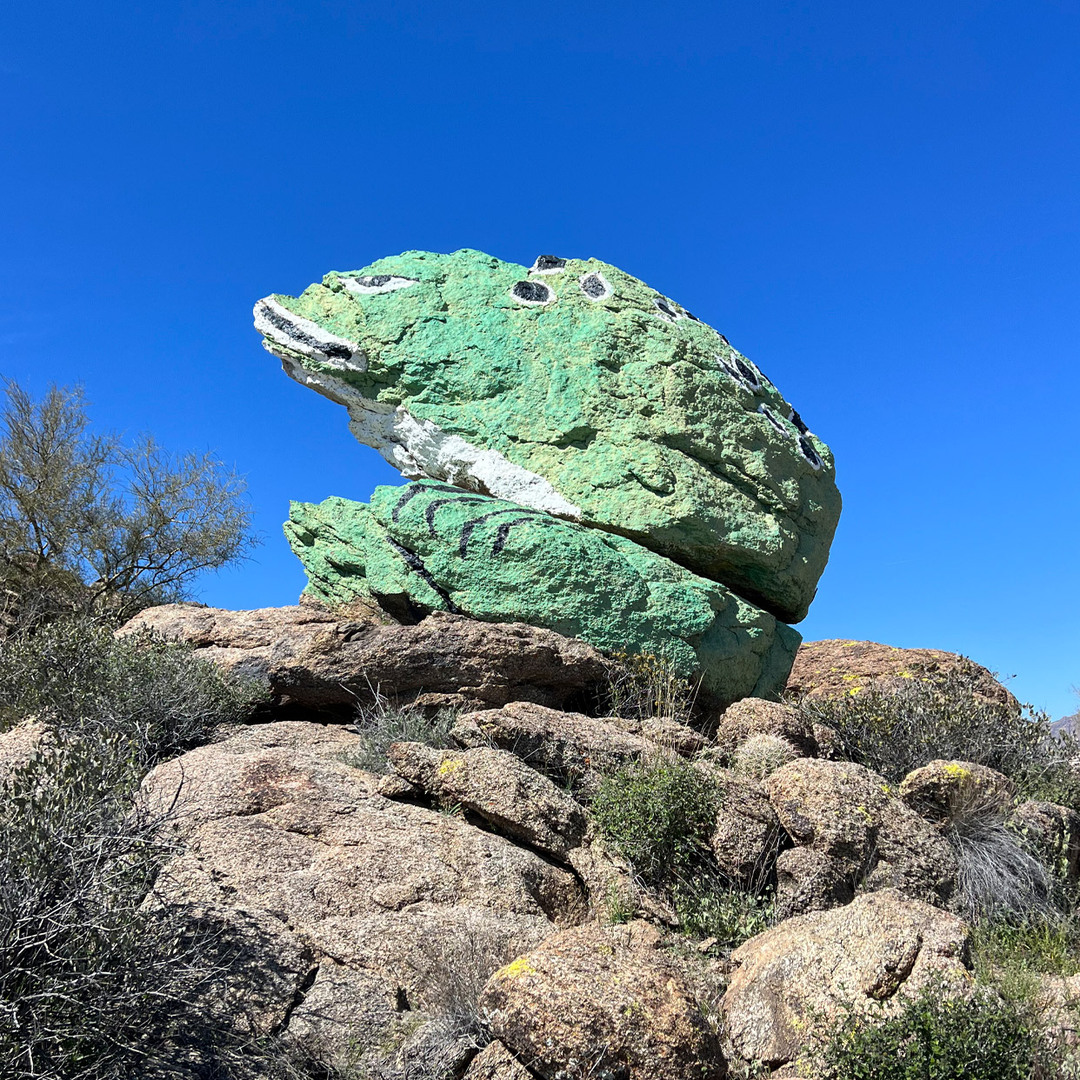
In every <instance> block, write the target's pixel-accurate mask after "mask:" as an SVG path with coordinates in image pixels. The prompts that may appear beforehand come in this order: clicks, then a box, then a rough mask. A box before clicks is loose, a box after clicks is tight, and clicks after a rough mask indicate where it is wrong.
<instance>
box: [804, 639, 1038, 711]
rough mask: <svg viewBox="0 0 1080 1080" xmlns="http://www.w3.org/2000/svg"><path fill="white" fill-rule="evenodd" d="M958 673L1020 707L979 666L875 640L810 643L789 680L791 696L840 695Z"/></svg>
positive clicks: (977, 690) (982, 693)
mask: <svg viewBox="0 0 1080 1080" xmlns="http://www.w3.org/2000/svg"><path fill="white" fill-rule="evenodd" d="M953 676H959V677H961V678H963V679H964V680H965V681H966V682H968V683H969V684H970V686H971V691H972V694H973V695H975V696H977V697H979V698H981V699H982V700H984V701H987V702H991V703H994V704H997V705H1002V706H1005V707H1006V708H1008V709H1010V710H1011V711H1013V712H1019V711H1020V705H1019V702H1017V700H1016V698H1015V697H1013V695H1012V694H1011V693H1009V691H1008V690H1006V689H1005V687H1004V686H1002V685H1001V683H999V682H998V681H997V679H995V678H994V676H993V675H992V674H991V673H990V672H989V671H988V670H987V669H986V668H984V667H983V666H982V665H981V664H976V663H975V662H974V661H973V660H969V659H968V658H967V657H965V656H960V655H958V654H957V653H950V652H943V651H942V650H940V649H899V648H896V647H895V646H893V645H880V644H878V643H877V642H876V641H848V640H844V639H837V640H830V641H806V642H803V644H802V645H801V646H800V647H799V651H798V652H797V653H796V655H795V663H794V664H793V665H792V668H791V674H790V676H789V677H788V681H787V694H788V696H789V697H807V698H811V699H813V698H836V697H845V696H848V695H850V694H851V693H853V692H854V693H858V692H859V691H860V690H862V689H869V688H871V687H873V688H875V689H877V690H886V691H887V690H893V689H897V688H902V687H904V686H906V685H907V684H909V683H910V682H911V681H912V680H913V679H918V680H922V681H924V682H937V681H939V680H941V679H943V678H947V677H953Z"/></svg>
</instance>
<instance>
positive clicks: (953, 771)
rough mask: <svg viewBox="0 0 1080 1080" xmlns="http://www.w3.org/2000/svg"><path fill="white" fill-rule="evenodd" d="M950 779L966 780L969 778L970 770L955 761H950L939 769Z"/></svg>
mask: <svg viewBox="0 0 1080 1080" xmlns="http://www.w3.org/2000/svg"><path fill="white" fill-rule="evenodd" d="M941 771H942V772H943V773H944V774H945V775H946V776H947V777H949V779H950V780H968V779H970V778H971V770H970V769H965V768H964V766H963V765H961V764H960V763H959V762H956V761H950V762H949V763H948V765H945V766H944V767H943V768H942V770H941Z"/></svg>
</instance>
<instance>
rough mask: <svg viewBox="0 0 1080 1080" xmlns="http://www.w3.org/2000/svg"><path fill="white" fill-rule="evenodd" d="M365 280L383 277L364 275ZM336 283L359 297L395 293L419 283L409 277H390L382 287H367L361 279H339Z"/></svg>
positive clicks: (380, 275)
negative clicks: (338, 282) (339, 283)
mask: <svg viewBox="0 0 1080 1080" xmlns="http://www.w3.org/2000/svg"><path fill="white" fill-rule="evenodd" d="M364 276H365V277H367V278H369V279H370V278H373V277H383V276H385V275H383V274H365V275H364ZM338 281H340V282H341V284H342V285H344V286H345V288H346V289H348V291H349V292H351V293H357V294H359V295H360V296H370V295H372V294H373V293H387V292H397V291H398V289H407V288H408V287H409V286H410V285H415V284H417V282H418V281H419V279H418V278H409V277H394V276H392V275H391V276H390V280H389V281H387V282H384V283H383V284H382V285H368V284H365V283H364V279H363V278H351V277H339V278H338Z"/></svg>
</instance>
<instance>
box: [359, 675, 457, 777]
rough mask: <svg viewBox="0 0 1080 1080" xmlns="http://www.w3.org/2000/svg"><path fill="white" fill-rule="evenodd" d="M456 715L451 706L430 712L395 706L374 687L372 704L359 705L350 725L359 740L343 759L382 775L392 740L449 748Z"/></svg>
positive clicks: (440, 748) (414, 706)
mask: <svg viewBox="0 0 1080 1080" xmlns="http://www.w3.org/2000/svg"><path fill="white" fill-rule="evenodd" d="M457 715H458V714H457V713H456V712H454V710H453V709H439V710H437V711H436V712H435V713H434V714H433V715H432V714H430V713H429V712H428V711H426V710H424V709H423V708H421V707H419V706H416V705H395V704H393V703H392V702H391V701H390V699H389V698H387V697H386V696H385V695H384V694H382V693H380V692H379V691H378V690H376V691H375V700H374V702H373V704H371V705H365V706H362V707H361V708H360V709H359V710H358V712H357V717H356V720H355V722H354V723H353V724H351V725H350V726H349V730H350V731H355V732H356V734H357V735H359V736H360V739H361V742H360V745H359V746H358V747H357V748H356V749H354V750H350V751H349V752H348V754H347V755H346V761H347V763H348V764H349V765H352V766H354V767H356V768H358V769H366V770H367V771H368V772H373V773H379V774H380V775H381V774H384V773H387V772H389V771H390V763H389V760H388V759H387V756H386V752H387V750H388V749H389V748H390V745H391V743H396V742H418V743H424V744H425V745H427V746H431V747H434V748H435V749H436V750H449V749H451V748H452V747H453V746H454V743H453V741H452V740H451V738H450V731H451V729H452V728H453V726H454V724H455V722H456V721H457Z"/></svg>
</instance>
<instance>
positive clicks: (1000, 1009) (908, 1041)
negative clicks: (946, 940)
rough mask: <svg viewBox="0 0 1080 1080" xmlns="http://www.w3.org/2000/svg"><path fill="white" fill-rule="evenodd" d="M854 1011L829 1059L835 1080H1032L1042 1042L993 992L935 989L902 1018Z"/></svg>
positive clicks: (832, 1043) (873, 1009)
mask: <svg viewBox="0 0 1080 1080" xmlns="http://www.w3.org/2000/svg"><path fill="white" fill-rule="evenodd" d="M885 1008H886V1007H885V1005H884V1004H879V1003H873V1004H871V1005H870V1007H869V1009H868V1011H865V1012H858V1011H856V1010H854V1009H853V1008H849V1009H848V1010H847V1012H846V1014H845V1015H844V1016H843V1017H842V1018H841V1019H840V1021H839V1022H838V1023H837V1024H836V1025H835V1026H834V1027H833V1029H832V1030H831V1031H830V1033H829V1036H828V1039H827V1044H826V1046H825V1051H824V1058H825V1062H826V1064H827V1067H828V1075H829V1076H830V1077H832V1078H833V1080H1030V1077H1031V1075H1032V1069H1033V1068H1034V1066H1035V1064H1036V1059H1037V1049H1038V1047H1037V1039H1036V1036H1035V1034H1034V1032H1033V1030H1032V1028H1031V1025H1030V1022H1029V1019H1028V1017H1027V1016H1026V1014H1025V1012H1024V1011H1023V1010H1022V1009H1020V1008H1018V1006H1017V1005H1016V1004H1015V1003H1013V1002H1009V1001H1004V1000H1002V999H1001V998H1000V997H998V996H997V995H996V994H994V993H993V992H992V991H990V990H987V989H977V990H975V991H973V992H972V993H971V994H970V996H968V997H957V996H954V995H953V994H951V993H950V992H949V990H948V988H946V987H944V986H938V985H929V986H927V987H925V988H923V990H922V991H921V992H919V993H918V994H917V995H915V996H913V997H912V998H911V999H910V1000H908V1001H907V1003H906V1004H905V1005H904V1007H903V1009H902V1010H901V1011H900V1012H899V1013H897V1014H896V1015H893V1016H890V1015H887V1014H886V1012H885Z"/></svg>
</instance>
